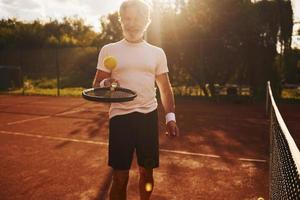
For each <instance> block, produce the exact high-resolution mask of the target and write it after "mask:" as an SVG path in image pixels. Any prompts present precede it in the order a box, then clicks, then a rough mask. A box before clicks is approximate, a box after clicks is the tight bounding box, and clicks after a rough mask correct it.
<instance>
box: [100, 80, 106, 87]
mask: <svg viewBox="0 0 300 200" xmlns="http://www.w3.org/2000/svg"><path fill="white" fill-rule="evenodd" d="M106 80H107V78H105V79H103V80H102V81H101V82H100V83H99V86H100V87H104V82H105V81H106Z"/></svg>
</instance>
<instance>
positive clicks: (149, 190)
mask: <svg viewBox="0 0 300 200" xmlns="http://www.w3.org/2000/svg"><path fill="white" fill-rule="evenodd" d="M145 190H146V191H147V192H151V191H152V184H151V183H146V185H145Z"/></svg>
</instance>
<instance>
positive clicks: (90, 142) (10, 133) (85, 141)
mask: <svg viewBox="0 0 300 200" xmlns="http://www.w3.org/2000/svg"><path fill="white" fill-rule="evenodd" d="M0 133H3V134H8V135H20V136H27V137H35V138H42V139H43V138H44V139H50V140H60V141H70V142H79V143H86V144H97V145H106V146H107V145H108V143H107V142H97V141H93V140H77V139H72V138H64V137H53V136H46V135H36V134H30V133H20V132H11V131H0Z"/></svg>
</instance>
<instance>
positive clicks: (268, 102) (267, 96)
mask: <svg viewBox="0 0 300 200" xmlns="http://www.w3.org/2000/svg"><path fill="white" fill-rule="evenodd" d="M269 88H270V81H268V82H267V85H266V116H267V117H268V116H269V114H270V113H269V112H270V106H269V104H270V99H269V98H270V96H269Z"/></svg>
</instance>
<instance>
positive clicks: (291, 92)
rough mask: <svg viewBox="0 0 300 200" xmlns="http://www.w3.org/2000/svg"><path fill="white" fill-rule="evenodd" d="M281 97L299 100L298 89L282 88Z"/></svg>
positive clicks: (299, 90)
mask: <svg viewBox="0 0 300 200" xmlns="http://www.w3.org/2000/svg"><path fill="white" fill-rule="evenodd" d="M281 97H282V98H283V99H299V100H300V89H284V90H283V91H282V92H281Z"/></svg>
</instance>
